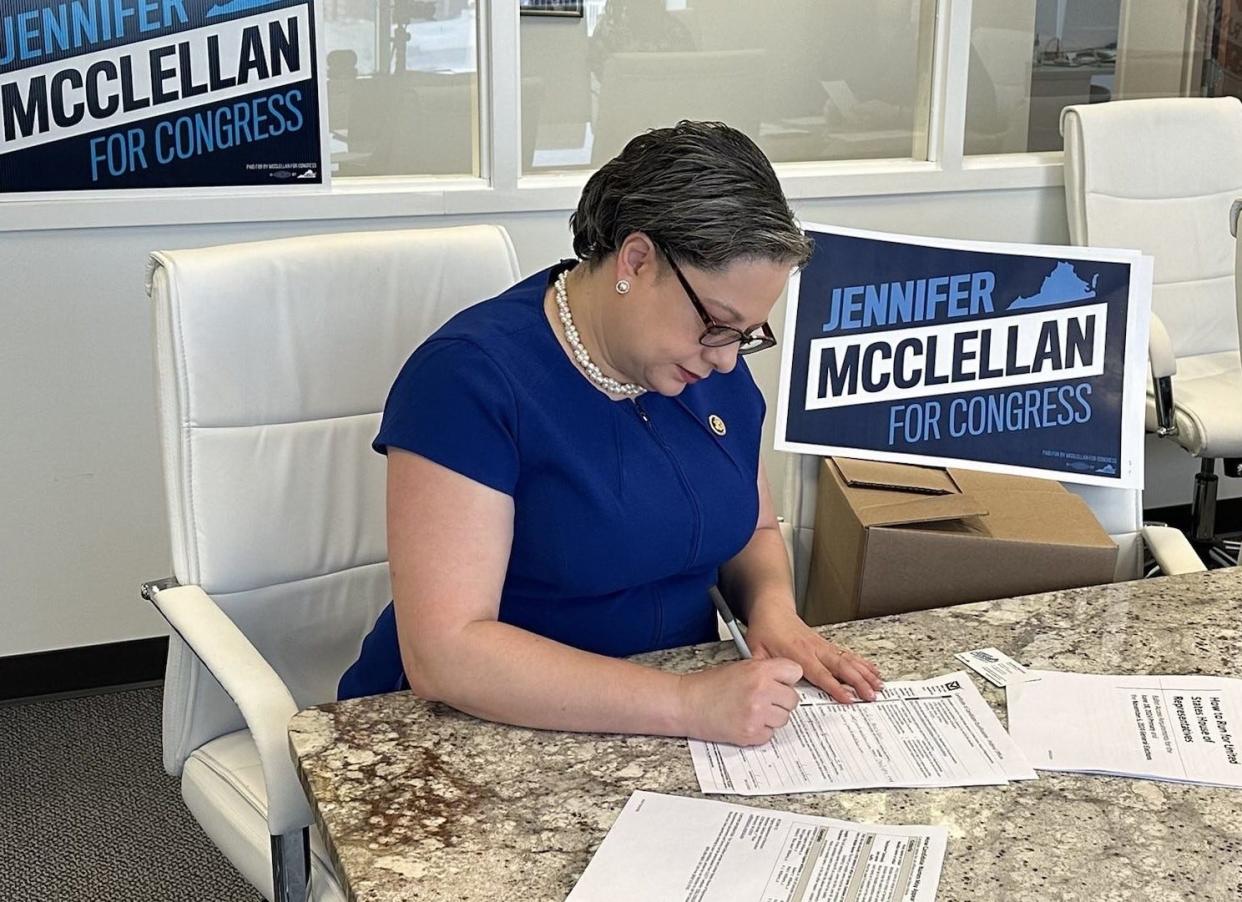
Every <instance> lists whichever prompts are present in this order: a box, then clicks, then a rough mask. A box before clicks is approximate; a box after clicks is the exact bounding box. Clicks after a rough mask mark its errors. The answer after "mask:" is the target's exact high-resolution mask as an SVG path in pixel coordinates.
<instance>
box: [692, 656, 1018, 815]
mask: <svg viewBox="0 0 1242 902" xmlns="http://www.w3.org/2000/svg"><path fill="white" fill-rule="evenodd" d="M803 700H804V702H805V701H806V700H807V696H806V694H804V695H803ZM690 756H691V759H692V760H693V762H694V772H695V774H696V775H697V776H698V778H699V787H700V788H701V789H702V790H703V791H704V792H718V793H731V794H736V795H771V794H774V793H785V792H818V791H823V790H832V789H868V788H873V787H908V786H987V785H1000V784H1004V783H1007V782H1009V781H1010V780H1033V779H1035V771H1034V770H1032V769H1031V766H1030V764H1028V763H1027V761H1026V759H1025V758H1024V757H1023V756H1022V753H1021V752H1019V751H1018V748H1017V746H1015V745H1014V744H1013V742H1012V740H1010V738H1009V736H1008V734H1006V733H1005V730H1004V728H1003V727H1002V726H1001V724H1000V721H999V720H997V719H996V715H995V714H993V713H992V709H991V708H989V707H988V703H987V702H985V701H984V700H983V696H981V695H980V694H979V690H978V689H976V688H975V686H974V683H973V682H972V681H971V679H970V677H969V676H967V675H966V673H965V672H964V671H958V672H957V673H951V674H949V675H947V676H942V677H936V678H935V679H931V680H911V681H904V682H890V683H886V684H885V686H884V690H883V692H881V693H879V695H878V697H877V698H876V700H875V701H874V702H858V703H855V704H852V705H842V704H838V703H837V702H833V701H831V700H827V701H824V700H823V699H821V700H819V703H814V704H805V703H804V704H801V705H799V706H798V707H797V708H795V709H794V710H793V712H792V713H791V714H790V716H789V723H787V724H786V725H785V726H783V727H781V728H780V729H779V730H777V731H776V733H775V734H774V735H773V737H772V739H771V740H770V741H769V742H767V743H765V744H763V745H760V746H754V747H750V748H742V747H739V746H734V745H728V744H726V743H720V742H701V741H699V740H697V739H692V740H690Z"/></svg>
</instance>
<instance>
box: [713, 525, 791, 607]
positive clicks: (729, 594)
mask: <svg viewBox="0 0 1242 902" xmlns="http://www.w3.org/2000/svg"><path fill="white" fill-rule="evenodd" d="M720 590H721V592H722V593H723V594H724V596H725V598H727V599H728V600H729V604H730V605H731V606H732V607H733V612H734V613H735V614H737V615H738V616H739V617H741V618H742V619H743V620H746V621H749V620H750V618H751V615H752V614H753V613H754V610H755V609H756V606H759V605H767V604H777V605H783V606H786V607H789V608H790V609H791V610H792V609H793V605H794V594H793V592H794V590H793V575H792V573H791V572H790V570H789V552H788V551H787V550H786V549H785V540H784V538H783V537H782V536H781V531H780V527H779V526H776V525H773V526H771V527H767V526H764V527H760V528H759V529H756V530H755V532H754V535H752V536H751V538H750V541H749V542H747V543H746V547H745V548H743V549H742V550H741V551H739V552H738V553H737V554H736V555H734V556H733V557H732V558H731V559H730V560H729V561H727V562H726V563H725V564H724V565H722V566H721V568H720Z"/></svg>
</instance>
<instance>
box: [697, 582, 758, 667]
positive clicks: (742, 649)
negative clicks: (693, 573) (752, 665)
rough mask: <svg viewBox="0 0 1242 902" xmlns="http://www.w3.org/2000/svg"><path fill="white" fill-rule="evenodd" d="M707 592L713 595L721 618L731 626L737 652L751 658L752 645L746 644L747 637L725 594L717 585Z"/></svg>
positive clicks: (730, 631) (713, 601)
mask: <svg viewBox="0 0 1242 902" xmlns="http://www.w3.org/2000/svg"><path fill="white" fill-rule="evenodd" d="M707 594H708V595H710V596H711V597H712V604H714V605H715V606H716V610H717V611H718V612H719V613H720V619H721V620H723V621H724V622H725V626H727V627H728V628H729V635H730V636H732V637H733V644H734V645H736V646H737V653H738V654H739V655H741V656H742V657H743V658H745V659H747V660H749V659H750V646H748V645H747V644H746V640H745V638H743V637H742V631H741V630H740V629H739V628H738V625H737V620H736V619H734V617H733V611H731V610H729V603H728V602H726V601H725V600H724V596H723V595H721V594H720V590H719V589H717V588H716V587H715V586H712V587H711V588H710V589H708V590H707Z"/></svg>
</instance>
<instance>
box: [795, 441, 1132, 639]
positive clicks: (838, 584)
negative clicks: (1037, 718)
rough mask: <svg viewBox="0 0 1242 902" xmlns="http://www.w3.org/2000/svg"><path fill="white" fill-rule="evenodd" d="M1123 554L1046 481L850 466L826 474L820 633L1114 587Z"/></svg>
mask: <svg viewBox="0 0 1242 902" xmlns="http://www.w3.org/2000/svg"><path fill="white" fill-rule="evenodd" d="M1116 559H1117V546H1116V544H1115V543H1114V542H1113V540H1112V539H1110V538H1109V537H1108V534H1107V533H1106V532H1104V530H1103V528H1102V527H1101V526H1100V524H1099V522H1098V521H1097V520H1096V519H1095V515H1094V514H1092V512H1091V509H1090V508H1089V507H1088V506H1087V504H1086V502H1084V501H1083V500H1082V499H1081V498H1079V497H1078V496H1077V495H1075V494H1073V493H1072V492H1069V491H1067V490H1066V489H1065V488H1064V487H1063V486H1062V485H1061V484H1060V483H1058V482H1055V481H1053V480H1050V479H1033V478H1030V477H1025V476H1004V475H1000V474H997V473H983V472H978V471H975V470H957V469H949V470H945V469H941V468H938V467H915V466H908V465H905V464H888V463H879V462H876V461H865V460H852V459H848V458H826V459H825V460H823V461H822V462H821V464H820V471H819V497H818V500H817V502H816V507H815V533H814V540H813V545H812V549H811V573H810V579H809V581H808V583H807V593H806V613H805V616H806V619H807V622H808V623H810V624H812V625H819V624H822V623H839V622H841V621H843V620H856V619H860V618H864V617H879V616H882V615H885V614H899V613H904V612H905V611H917V610H922V609H923V608H934V607H941V606H944V605H951V604H961V603H963V602H968V601H983V600H986V599H991V598H1007V597H1010V596H1013V595H1027V594H1030V593H1032V592H1047V591H1052V590H1056V589H1069V588H1074V587H1077V586H1090V585H1099V584H1101V583H1108V582H1112V579H1113V572H1114V568H1115V566H1116Z"/></svg>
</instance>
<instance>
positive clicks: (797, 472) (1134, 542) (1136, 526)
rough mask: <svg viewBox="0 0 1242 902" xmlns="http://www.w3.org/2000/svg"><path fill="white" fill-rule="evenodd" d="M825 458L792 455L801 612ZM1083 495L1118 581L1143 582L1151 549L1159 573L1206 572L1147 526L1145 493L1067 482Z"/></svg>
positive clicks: (789, 535) (793, 539) (793, 552)
mask: <svg viewBox="0 0 1242 902" xmlns="http://www.w3.org/2000/svg"><path fill="white" fill-rule="evenodd" d="M820 460H821V459H820V458H818V457H815V456H813V455H810V454H787V455H786V461H785V490H784V506H783V511H784V513H783V517H784V522H782V523H781V532H782V534H783V535H784V537H785V545H786V549H787V550H788V552H789V559H790V563H791V565H792V566H793V573H794V590H795V597H796V598H797V600H798V609H799V610H800V611H801V610H802V609H803V607H804V604H805V599H806V587H807V579H808V577H809V574H810V570H811V547H812V545H813V541H814V536H815V500H816V498H817V496H818V485H819V467H820ZM1064 485H1065V487H1066V488H1067V489H1069V490H1070V491H1072V492H1074V493H1076V494H1078V495H1080V496H1081V497H1082V499H1083V500H1084V501H1086V502H1087V505H1088V506H1089V507H1090V508H1091V510H1092V512H1093V513H1094V514H1095V516H1096V519H1098V520H1099V521H1100V525H1101V526H1103V527H1104V531H1105V532H1107V533H1108V534H1109V535H1110V536H1111V537H1112V539H1113V541H1114V542H1116V543H1117V568H1116V572H1115V574H1114V577H1113V578H1114V579H1115V580H1116V581H1118V582H1120V581H1122V580H1129V579H1138V578H1140V577H1142V576H1143V575H1144V570H1143V562H1144V552H1145V551H1150V552H1151V554H1152V557H1153V558H1155V561H1156V564H1157V565H1158V566H1159V568H1160V571H1161V572H1163V573H1165V574H1168V575H1172V574H1175V573H1194V572H1196V571H1199V570H1203V569H1204V566H1203V562H1202V561H1201V560H1199V556H1198V555H1197V554H1195V551H1194V549H1193V548H1192V547H1191V545H1190V543H1189V542H1188V541H1187V540H1186V537H1185V536H1184V535H1182V534H1181V533H1180V532H1178V531H1177V530H1176V529H1171V528H1170V527H1167V526H1144V525H1143V493H1142V492H1141V491H1140V490H1138V489H1120V488H1117V489H1114V488H1108V487H1105V486H1086V485H1074V484H1071V483H1065V484H1064Z"/></svg>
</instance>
